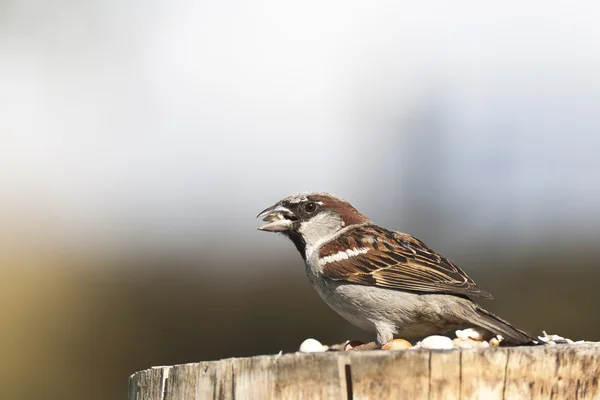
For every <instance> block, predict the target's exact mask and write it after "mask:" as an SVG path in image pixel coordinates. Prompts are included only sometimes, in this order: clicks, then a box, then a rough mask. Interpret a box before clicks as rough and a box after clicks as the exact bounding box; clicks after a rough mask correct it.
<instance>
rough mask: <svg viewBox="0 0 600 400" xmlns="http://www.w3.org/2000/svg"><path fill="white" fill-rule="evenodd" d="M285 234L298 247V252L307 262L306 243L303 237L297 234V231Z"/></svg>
mask: <svg viewBox="0 0 600 400" xmlns="http://www.w3.org/2000/svg"><path fill="white" fill-rule="evenodd" d="M284 234H285V235H287V237H289V238H290V239H291V240H292V242H294V245H295V246H296V249H298V251H299V252H300V255H301V256H302V259H303V260H304V261H306V242H305V241H304V238H303V237H302V235H301V234H300V233H298V232H296V231H295V230H291V231H286V232H284Z"/></svg>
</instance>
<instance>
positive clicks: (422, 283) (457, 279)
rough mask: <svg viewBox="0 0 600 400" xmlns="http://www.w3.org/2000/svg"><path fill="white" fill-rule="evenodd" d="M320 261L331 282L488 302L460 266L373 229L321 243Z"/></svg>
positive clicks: (424, 247) (404, 237) (407, 237)
mask: <svg viewBox="0 0 600 400" xmlns="http://www.w3.org/2000/svg"><path fill="white" fill-rule="evenodd" d="M346 250H348V251H347V252H346ZM343 252H346V254H343ZM319 258H320V263H321V265H322V266H323V270H322V274H323V276H325V277H326V278H329V279H332V280H334V281H346V282H351V283H357V284H361V285H369V286H379V287H382V288H387V289H397V290H408V291H416V292H428V293H451V294H460V295H467V296H471V297H481V298H488V299H491V298H492V295H491V294H489V293H488V292H486V291H485V290H483V289H481V288H480V287H479V286H477V284H475V282H474V281H473V280H472V279H471V278H469V277H468V276H467V274H465V273H464V272H463V271H462V270H461V269H460V268H458V267H457V266H456V265H454V264H452V263H451V262H450V261H448V260H447V259H446V258H444V257H441V256H440V255H439V254H437V253H436V252H435V251H433V250H431V249H430V248H429V247H427V245H425V243H423V242H421V241H420V240H418V239H416V238H414V237H412V236H410V235H407V234H405V233H399V232H392V231H388V230H387V229H384V228H381V227H378V226H376V225H365V226H359V227H356V228H355V229H352V230H350V231H348V232H346V233H345V234H343V235H342V236H340V237H338V238H337V239H335V240H334V241H332V242H329V243H327V244H326V245H324V246H323V247H322V248H321V251H320V252H319Z"/></svg>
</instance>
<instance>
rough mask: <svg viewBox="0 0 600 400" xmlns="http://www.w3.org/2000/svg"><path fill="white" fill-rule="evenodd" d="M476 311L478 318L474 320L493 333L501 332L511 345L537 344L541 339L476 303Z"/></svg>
mask: <svg viewBox="0 0 600 400" xmlns="http://www.w3.org/2000/svg"><path fill="white" fill-rule="evenodd" d="M475 311H476V314H477V318H476V319H475V321H473V322H474V323H475V324H477V325H478V326H479V327H481V328H483V329H486V330H488V331H490V332H491V333H493V334H500V335H502V337H503V338H504V340H505V341H506V343H507V344H511V345H535V344H539V343H540V341H539V340H537V339H536V338H534V337H533V336H531V335H530V334H529V333H527V332H525V331H524V330H523V329H521V328H518V327H516V326H514V325H512V324H511V323H509V322H508V321H505V320H503V319H502V318H500V317H498V316H497V315H494V314H492V313H491V312H489V311H487V310H485V309H483V308H481V307H479V306H478V305H476V307H475Z"/></svg>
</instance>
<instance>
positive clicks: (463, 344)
mask: <svg viewBox="0 0 600 400" xmlns="http://www.w3.org/2000/svg"><path fill="white" fill-rule="evenodd" d="M452 343H453V344H454V347H458V348H459V349H479V348H487V347H490V344H489V343H488V342H486V341H479V340H473V339H466V340H463V339H453V340H452Z"/></svg>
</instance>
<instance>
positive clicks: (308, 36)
mask: <svg viewBox="0 0 600 400" xmlns="http://www.w3.org/2000/svg"><path fill="white" fill-rule="evenodd" d="M588 3H589V4H588V5H587V6H583V5H580V6H579V7H577V8H576V7H574V6H573V5H572V4H571V3H569V2H566V1H564V2H557V1H555V2H542V1H534V2H522V1H512V0H508V1H503V2H502V3H501V4H496V5H492V4H484V3H482V2H477V1H474V0H472V1H459V2H452V3H448V2H444V1H441V0H439V1H431V2H419V3H416V2H396V1H390V2H371V1H358V2H347V1H340V0H334V1H328V2H322V1H312V0H308V1H304V2H300V3H299V2H289V1H272V0H257V1H254V2H251V3H247V2H241V1H230V0H226V1H221V2H214V1H185V0H183V1H173V0H169V1H166V0H154V1H150V2H148V1H140V0H129V1H125V2H123V1H114V0H109V1H81V0H80V1H77V0H74V1H55V2H44V1H36V0H20V1H16V0H5V1H2V2H0V88H1V90H0V116H1V118H0V139H1V142H0V273H1V278H0V304H1V306H0V320H1V321H2V325H1V328H0V354H1V356H0V372H1V376H2V378H0V379H2V380H3V382H2V388H3V395H2V398H3V399H21V398H23V399H32V398H43V399H49V400H53V399H61V400H63V399H125V398H126V393H127V379H128V376H129V375H130V374H132V373H134V372H135V371H137V370H141V369H145V368H148V367H150V366H154V365H170V364H177V363H186V362H194V361H201V360H212V359H219V358H223V357H233V356H250V355H255V354H272V353H277V352H278V351H279V350H283V351H286V352H287V351H294V350H295V349H296V348H297V347H298V345H299V344H300V343H301V342H302V341H303V340H304V339H305V338H307V337H314V338H317V339H319V340H320V341H322V342H324V343H339V342H342V341H343V340H345V339H362V340H368V339H371V335H370V334H366V333H364V332H362V331H359V330H358V329H356V328H353V327H352V326H351V325H350V324H349V323H347V322H345V321H344V320H343V319H342V318H341V317H339V316H337V314H335V313H334V312H333V311H331V310H329V309H328V307H327V306H326V305H325V304H324V303H323V302H322V301H321V300H320V299H319V298H318V295H317V294H316V293H315V292H314V290H313V288H312V287H311V285H310V283H309V282H308V280H307V279H306V276H305V272H304V267H303V263H302V260H301V258H300V256H299V255H298V254H297V252H296V250H295V248H294V246H293V245H292V244H291V242H289V241H287V240H286V239H284V238H283V237H278V236H276V235H272V234H265V233H262V232H258V231H256V227H257V226H258V225H259V223H260V221H257V220H256V219H255V218H254V217H255V215H256V214H257V213H258V212H259V211H260V210H262V209H263V208H265V207H267V206H269V205H271V204H273V203H275V202H276V201H277V200H279V199H280V198H282V197H284V196H286V195H289V194H292V193H295V192H300V191H307V190H322V191H330V192H333V193H336V194H338V195H339V196H342V197H344V198H346V199H348V200H349V201H351V202H352V203H353V204H354V205H355V206H356V207H357V208H358V209H359V210H361V211H363V212H364V213H365V214H366V215H367V216H369V217H370V218H371V219H372V220H373V221H375V222H376V223H379V224H381V225H384V226H386V227H388V228H391V229H396V230H400V231H403V232H408V233H411V234H413V235H415V236H416V237H418V238H420V239H422V240H424V241H425V242H426V243H428V244H429V245H430V246H431V247H432V248H434V249H435V250H437V251H438V252H440V253H441V254H443V255H445V256H446V257H448V258H450V259H451V260H452V261H454V262H455V263H456V264H458V265H459V266H461V267H462V268H463V269H465V270H466V271H467V272H468V273H469V275H471V276H472V277H473V278H474V279H475V281H477V282H478V283H479V284H480V285H481V286H482V287H483V288H485V289H487V290H489V291H490V292H492V293H493V294H494V295H495V297H496V299H495V300H493V301H486V302H485V303H484V305H485V307H486V308H488V309H490V310H492V311H495V312H497V313H499V314H500V315H502V316H504V317H505V318H507V319H509V320H510V321H512V322H514V323H515V324H518V325H520V326H522V327H523V328H525V329H527V330H529V331H531V332H533V333H536V334H541V331H542V330H543V329H544V330H547V331H548V332H550V333H557V334H560V335H562V336H566V337H570V338H572V339H587V340H600V316H599V314H598V312H597V304H598V303H599V302H600V290H598V288H597V286H598V283H599V282H600V271H599V268H598V261H597V260H598V256H599V253H600V206H599V204H600V184H599V182H600V157H599V150H600V134H599V133H600V118H598V110H600V51H599V49H600V25H598V20H600V7H599V6H598V5H597V4H595V3H592V2H588Z"/></svg>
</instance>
